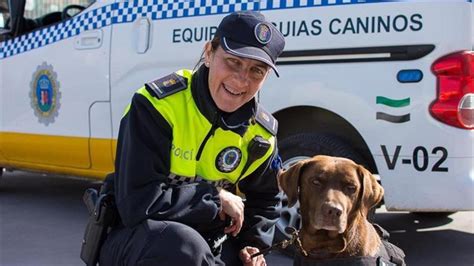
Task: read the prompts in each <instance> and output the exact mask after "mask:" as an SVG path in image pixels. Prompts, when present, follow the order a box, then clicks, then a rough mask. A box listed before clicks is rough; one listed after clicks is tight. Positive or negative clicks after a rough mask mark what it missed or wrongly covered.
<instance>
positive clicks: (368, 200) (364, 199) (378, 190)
mask: <svg viewBox="0 0 474 266" xmlns="http://www.w3.org/2000/svg"><path fill="white" fill-rule="evenodd" d="M357 174H358V175H359V180H360V184H361V197H360V199H361V211H362V212H363V213H364V214H365V216H366V217H367V214H368V212H369V210H370V209H372V208H373V207H375V206H376V205H377V204H378V203H379V202H380V201H381V200H382V198H383V194H384V190H383V188H382V186H381V185H380V184H379V183H378V182H377V180H376V179H375V177H374V175H372V174H371V173H370V172H369V171H368V170H367V169H365V168H364V167H363V166H361V165H359V166H358V167H357Z"/></svg>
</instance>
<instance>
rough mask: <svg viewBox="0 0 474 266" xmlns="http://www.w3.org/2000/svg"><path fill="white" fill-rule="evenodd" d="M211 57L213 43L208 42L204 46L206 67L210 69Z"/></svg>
mask: <svg viewBox="0 0 474 266" xmlns="http://www.w3.org/2000/svg"><path fill="white" fill-rule="evenodd" d="M211 55H212V44H211V42H207V43H206V44H205V45H204V65H206V67H209V64H210V62H211Z"/></svg>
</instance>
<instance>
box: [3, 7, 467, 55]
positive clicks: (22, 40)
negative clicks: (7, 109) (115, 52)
mask: <svg viewBox="0 0 474 266" xmlns="http://www.w3.org/2000/svg"><path fill="white" fill-rule="evenodd" d="M403 1H406V0H273V1H272V0H261V1H257V0H178V1H176V0H133V1H127V2H121V3H114V4H111V5H108V6H104V7H101V8H97V9H94V10H91V11H89V12H86V13H83V14H80V15H78V16H76V17H74V18H72V19H70V20H67V21H65V22H62V23H58V24H56V25H54V26H51V27H47V28H44V29H40V30H38V31H34V32H31V33H29V34H26V35H22V36H20V37H18V38H15V39H13V40H8V41H5V42H1V43H0V59H2V58H7V57H10V56H14V55H17V54H21V53H24V52H27V51H30V50H32V49H36V48H39V47H43V46H46V45H48V44H52V43H55V42H57V41H60V40H63V39H67V38H70V37H73V36H76V35H78V34H80V33H81V32H83V31H87V30H93V29H100V28H103V27H107V26H110V25H112V24H116V23H129V22H132V21H134V20H135V19H137V18H138V17H143V16H146V17H149V18H151V19H153V20H160V19H171V18H182V17H193V16H207V15H216V14H226V13H231V12H234V11H237V10H262V11H264V10H275V9H287V8H302V7H315V6H330V5H348V4H368V3H381V2H403ZM467 1H468V2H470V1H471V0H467Z"/></svg>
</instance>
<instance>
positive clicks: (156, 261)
mask: <svg viewBox="0 0 474 266" xmlns="http://www.w3.org/2000/svg"><path fill="white" fill-rule="evenodd" d="M238 253H239V250H238V248H237V247H236V246H235V245H234V243H232V241H231V239H229V240H227V241H226V242H225V243H224V245H223V248H222V253H221V254H220V255H219V256H214V255H213V254H212V253H211V249H210V248H209V245H208V244H207V243H206V241H205V240H204V238H203V237H202V236H201V235H200V234H199V233H198V232H197V231H196V230H194V229H193V228H191V227H189V226H187V225H185V224H181V223H177V222H172V221H155V220H145V221H144V222H142V223H141V224H139V225H137V226H135V227H133V228H128V227H117V228H116V229H114V230H112V232H110V234H109V235H108V236H107V240H106V241H105V243H104V245H103V246H102V249H101V252H100V263H99V265H100V266H119V265H123V266H125V265H127V266H132V265H137V266H149V265H150V266H151V265H159V266H161V265H173V266H176V265H179V266H181V265H182V266H187V265H189V266H192V265H232V266H234V265H242V262H241V261H240V259H239V257H238Z"/></svg>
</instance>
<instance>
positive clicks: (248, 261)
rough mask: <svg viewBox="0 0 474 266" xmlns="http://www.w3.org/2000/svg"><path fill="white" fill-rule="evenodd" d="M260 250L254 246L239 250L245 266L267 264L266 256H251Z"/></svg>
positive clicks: (263, 265) (262, 265)
mask: <svg viewBox="0 0 474 266" xmlns="http://www.w3.org/2000/svg"><path fill="white" fill-rule="evenodd" d="M259 251H260V250H259V249H258V248H254V247H244V248H243V249H241V250H240V252H239V258H240V260H241V261H242V262H243V263H244V266H265V265H267V263H266V262H265V258H264V257H263V255H258V256H257V257H255V258H251V256H252V254H255V253H258V252H259Z"/></svg>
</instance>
